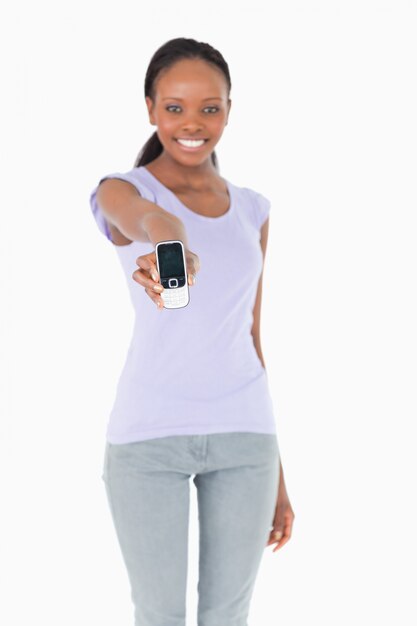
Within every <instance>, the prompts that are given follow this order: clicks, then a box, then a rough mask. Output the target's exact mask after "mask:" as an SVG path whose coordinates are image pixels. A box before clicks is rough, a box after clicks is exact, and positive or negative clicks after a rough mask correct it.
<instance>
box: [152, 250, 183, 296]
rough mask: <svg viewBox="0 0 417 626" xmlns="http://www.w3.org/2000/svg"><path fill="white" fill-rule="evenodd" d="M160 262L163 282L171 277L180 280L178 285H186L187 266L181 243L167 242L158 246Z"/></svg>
mask: <svg viewBox="0 0 417 626" xmlns="http://www.w3.org/2000/svg"><path fill="white" fill-rule="evenodd" d="M158 263H159V274H160V278H161V283H162V285H164V281H165V280H166V281H168V279H170V278H176V279H177V280H178V286H179V287H181V286H183V285H185V267H184V258H183V253H182V247H181V244H180V243H166V244H161V245H159V246H158Z"/></svg>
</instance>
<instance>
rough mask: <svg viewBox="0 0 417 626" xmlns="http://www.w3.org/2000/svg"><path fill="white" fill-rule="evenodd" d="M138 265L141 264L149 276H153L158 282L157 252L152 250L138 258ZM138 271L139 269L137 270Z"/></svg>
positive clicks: (140, 266) (141, 267)
mask: <svg viewBox="0 0 417 626" xmlns="http://www.w3.org/2000/svg"><path fill="white" fill-rule="evenodd" d="M136 265H139V268H140V269H143V270H145V271H146V272H148V274H149V276H152V278H153V280H154V281H155V282H158V280H159V275H158V270H157V267H156V255H155V252H151V253H150V254H145V255H143V256H140V257H138V258H137V259H136ZM136 271H138V270H136Z"/></svg>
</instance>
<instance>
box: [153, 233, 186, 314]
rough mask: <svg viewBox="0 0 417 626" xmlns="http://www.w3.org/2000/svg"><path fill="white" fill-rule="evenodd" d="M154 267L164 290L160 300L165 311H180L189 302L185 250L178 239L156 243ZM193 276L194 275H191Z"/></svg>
mask: <svg viewBox="0 0 417 626" xmlns="http://www.w3.org/2000/svg"><path fill="white" fill-rule="evenodd" d="M155 253H156V266H157V271H158V274H159V277H160V280H161V285H162V287H163V288H164V290H163V291H162V293H161V298H162V300H163V302H164V307H165V308H166V309H181V308H182V307H184V306H187V304H188V303H189V301H190V294H189V291H188V281H187V269H186V268H187V263H186V259H185V248H184V244H183V243H182V241H180V240H179V239H171V240H167V241H158V243H157V244H156V246H155ZM193 276H194V274H193Z"/></svg>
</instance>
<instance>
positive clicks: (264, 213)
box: [255, 192, 271, 229]
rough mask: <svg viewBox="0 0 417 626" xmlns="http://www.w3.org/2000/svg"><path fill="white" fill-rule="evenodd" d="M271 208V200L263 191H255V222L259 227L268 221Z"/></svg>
mask: <svg viewBox="0 0 417 626" xmlns="http://www.w3.org/2000/svg"><path fill="white" fill-rule="evenodd" d="M270 209H271V201H270V200H269V199H268V198H266V197H265V196H264V195H262V194H261V193H258V192H255V224H256V227H257V228H258V229H261V227H262V226H263V224H264V222H266V220H267V218H268V217H269V212H270Z"/></svg>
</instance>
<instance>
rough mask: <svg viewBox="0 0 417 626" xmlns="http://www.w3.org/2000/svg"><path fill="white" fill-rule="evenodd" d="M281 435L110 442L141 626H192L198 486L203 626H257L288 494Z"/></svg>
mask: <svg viewBox="0 0 417 626" xmlns="http://www.w3.org/2000/svg"><path fill="white" fill-rule="evenodd" d="M279 458H280V453H279V448H278V442H277V437H276V435H272V434H266V433H265V434H264V433H252V432H230V433H214V434H206V435H175V436H168V437H161V438H154V439H148V440H145V441H138V442H133V443H126V444H111V443H109V442H107V441H106V449H105V457H104V467H103V473H102V479H103V480H104V483H105V487H106V494H107V498H108V502H109V508H110V511H111V515H112V518H113V523H114V527H115V531H116V535H117V539H118V543H119V545H120V549H121V553H122V556H123V560H124V562H125V565H126V568H127V573H128V577H129V580H130V586H131V599H132V601H133V605H134V617H135V622H134V623H135V626H185V623H186V622H185V620H186V615H185V613H186V586H187V584H186V583H187V550H188V523H189V502H190V491H189V487H190V482H189V478H190V477H191V476H192V475H193V483H194V484H195V486H196V488H197V503H198V518H199V578H198V587H197V589H198V614H197V620H198V626H247V617H248V613H249V605H250V600H251V596H252V592H253V589H254V585H255V579H256V576H257V573H258V569H259V566H260V562H261V558H262V556H263V553H264V550H265V548H266V544H267V541H268V538H269V534H270V531H271V529H272V525H273V517H274V513H275V506H276V500H277V494H278V484H279Z"/></svg>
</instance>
